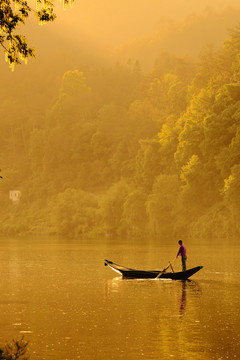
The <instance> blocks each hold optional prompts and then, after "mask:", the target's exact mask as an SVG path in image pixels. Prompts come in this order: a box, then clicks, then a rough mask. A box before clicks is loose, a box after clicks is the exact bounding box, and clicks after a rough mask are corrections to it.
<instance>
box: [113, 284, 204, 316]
mask: <svg viewBox="0 0 240 360" xmlns="http://www.w3.org/2000/svg"><path fill="white" fill-rule="evenodd" d="M125 292H126V293H128V296H131V294H132V296H135V295H137V294H139V293H141V297H142V298H145V299H146V298H148V297H155V298H156V304H157V302H158V301H159V299H160V298H167V297H170V298H171V301H175V307H177V308H178V309H179V311H178V313H179V315H178V316H180V317H184V316H185V314H186V311H187V300H188V298H190V299H191V303H193V302H194V301H195V300H194V299H196V298H199V297H200V296H201V293H202V291H201V286H200V284H199V283H198V282H196V281H193V280H179V281H178V280H177V281H176V280H170V279H164V280H154V279H123V278H121V277H115V278H113V279H111V280H108V281H107V282H106V296H107V297H112V296H114V294H116V295H117V296H120V295H121V296H122V293H125ZM174 299H175V300H174ZM176 300H177V302H176ZM139 301H141V300H140V299H139ZM191 306H192V304H191ZM191 306H190V307H191ZM175 316H176V313H175Z"/></svg>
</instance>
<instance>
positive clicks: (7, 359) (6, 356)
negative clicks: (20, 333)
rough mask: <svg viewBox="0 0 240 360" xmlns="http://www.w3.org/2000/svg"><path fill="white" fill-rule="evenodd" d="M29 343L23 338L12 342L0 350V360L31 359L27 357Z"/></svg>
mask: <svg viewBox="0 0 240 360" xmlns="http://www.w3.org/2000/svg"><path fill="white" fill-rule="evenodd" d="M27 346H28V342H27V341H25V340H24V339H23V338H21V339H20V340H12V342H11V343H7V344H6V345H5V346H4V347H2V348H0V360H17V359H19V360H27V359H29V357H28V356H27V355H26V352H27Z"/></svg>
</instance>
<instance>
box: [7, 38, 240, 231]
mask: <svg viewBox="0 0 240 360" xmlns="http://www.w3.org/2000/svg"><path fill="white" fill-rule="evenodd" d="M239 43H240V34H239V33H238V32H234V33H233V35H231V36H230V39H229V40H228V41H227V42H226V43H225V44H224V46H223V48H222V49H221V50H220V51H217V52H213V51H211V52H210V55H209V57H208V55H207V54H208V53H206V54H205V55H204V54H203V55H202V57H201V58H200V60H199V61H200V62H199V64H198V66H196V68H195V67H194V66H192V67H191V69H190V70H191V71H190V70H189V69H188V67H187V66H185V65H186V64H188V62H187V61H186V60H185V58H182V59H181V61H180V59H179V58H178V59H176V58H174V57H171V56H170V55H168V56H166V54H165V55H164V56H163V57H162V58H161V57H160V60H159V61H158V62H157V63H156V64H155V66H154V69H153V71H152V72H151V73H150V74H147V75H143V74H141V73H140V70H139V67H136V66H132V65H131V64H130V63H129V64H127V66H126V67H124V66H122V65H121V66H120V65H119V64H117V65H116V66H115V67H113V68H104V69H95V70H93V69H91V70H86V71H85V72H84V73H83V72H82V71H80V70H75V71H68V72H66V73H65V74H64V76H63V78H62V82H61V85H60V89H59V96H58V98H57V100H56V101H55V103H54V104H53V105H52V107H51V108H50V109H46V111H45V114H46V115H45V117H42V118H41V119H40V120H39V121H37V122H36V120H35V117H34V116H33V115H32V114H31V113H28V114H26V113H25V112H24V110H22V111H19V106H18V104H17V103H16V104H15V103H11V112H10V111H9V109H8V106H7V105H6V104H2V105H1V107H0V115H1V122H0V126H1V133H0V139H1V142H2V147H1V149H0V151H1V153H0V154H1V158H2V159H7V161H6V162H5V163H4V167H5V170H4V173H3V176H4V178H6V175H7V177H8V178H9V179H10V180H11V183H12V184H14V180H15V181H16V179H17V184H18V187H20V188H21V191H22V194H23V196H22V199H23V200H21V204H20V206H19V207H15V209H14V211H13V210H12V209H11V208H10V206H9V210H8V211H9V212H8V211H7V212H6V211H5V214H4V217H3V218H2V220H1V223H0V225H2V226H1V229H2V231H4V229H6V231H10V230H9V229H11V226H12V225H11V224H13V223H14V221H15V222H16V223H18V222H19V221H23V220H22V219H23V218H24V219H31V221H26V220H25V222H24V227H23V226H19V227H17V226H14V227H13V226H12V229H15V231H16V229H21V231H23V229H25V230H26V231H27V232H31V231H34V228H35V229H36V228H39V227H38V224H39V223H41V224H42V225H41V226H42V227H41V229H42V231H46V232H49V231H50V232H51V233H58V234H61V235H64V236H70V237H84V236H90V237H94V236H97V235H98V236H100V235H101V236H111V237H115V236H125V237H131V236H136V237H146V236H150V237H160V236H165V237H167V236H171V235H173V234H179V233H181V235H182V236H196V234H197V236H198V237H201V236H202V237H206V236H209V237H212V236H214V234H217V236H224V237H232V236H239V234H240V229H239V225H238V223H239V222H238V220H237V216H238V215H237V214H238V213H239V210H240V209H239V201H238V199H239V197H240V187H239V186H240V185H239V166H240V150H239V149H240V77H239V73H240V72H239V67H240V63H239V55H238V54H239V51H240V47H239ZM168 61H169V63H168ZM185 61H186V63H184V62H185ZM193 69H195V70H194V71H195V72H194V73H193ZM184 71H186V78H184ZM190 73H191V75H190ZM9 114H13V115H11V116H10V115H9ZM9 116H10V117H9ZM23 119H25V121H22V120H23ZM26 119H27V121H26ZM23 123H24V126H23ZM9 179H8V181H10V180H9ZM4 186H5V185H2V188H4ZM4 189H5V188H4ZM0 211H1V208H0ZM48 214H51V215H50V216H48ZM20 219H21V220H20ZM8 223H9V224H10V225H11V226H7V225H8ZM26 224H27V226H28V228H27V229H26ZM34 224H35V225H34ZM34 226H35V227H34Z"/></svg>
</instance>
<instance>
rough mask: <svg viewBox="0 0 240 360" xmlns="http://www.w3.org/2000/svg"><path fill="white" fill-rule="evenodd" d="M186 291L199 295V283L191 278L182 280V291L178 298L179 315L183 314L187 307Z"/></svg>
mask: <svg viewBox="0 0 240 360" xmlns="http://www.w3.org/2000/svg"><path fill="white" fill-rule="evenodd" d="M187 293H189V294H193V293H194V295H195V296H197V297H199V296H200V295H201V287H200V285H199V284H198V283H197V282H195V281H193V280H183V281H182V292H181V298H180V307H179V313H180V316H184V315H185V312H186V308H187Z"/></svg>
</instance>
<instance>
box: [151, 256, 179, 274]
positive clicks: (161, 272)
mask: <svg viewBox="0 0 240 360" xmlns="http://www.w3.org/2000/svg"><path fill="white" fill-rule="evenodd" d="M175 260H176V258H174V259H173V260H172V261H171V262H170V261H169V265H168V266H167V267H166V268H165V269H163V270H162V271H160V272H159V274H158V275H157V276H156V277H155V279H158V278H159V277H160V276H161V275H162V274H163V273H164V272H165V271H166V270H167V269H168V268H169V266H170V267H171V269H172V272H174V270H173V267H172V264H171V263H172V262H174V261H175Z"/></svg>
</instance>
